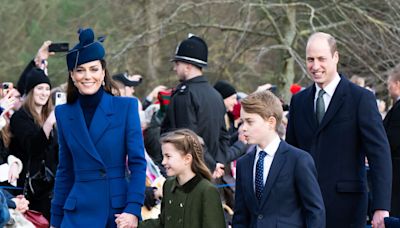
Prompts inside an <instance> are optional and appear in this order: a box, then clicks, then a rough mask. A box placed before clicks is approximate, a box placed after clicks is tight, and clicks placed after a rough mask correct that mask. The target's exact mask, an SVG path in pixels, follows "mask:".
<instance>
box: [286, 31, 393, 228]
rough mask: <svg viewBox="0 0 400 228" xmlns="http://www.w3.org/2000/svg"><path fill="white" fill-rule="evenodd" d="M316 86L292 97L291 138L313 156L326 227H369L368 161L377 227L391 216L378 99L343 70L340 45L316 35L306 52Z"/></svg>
mask: <svg viewBox="0 0 400 228" xmlns="http://www.w3.org/2000/svg"><path fill="white" fill-rule="evenodd" d="M306 58H307V59H306V63H307V70H308V73H309V74H310V76H311V78H312V80H313V81H314V82H315V83H314V84H313V85H312V86H310V87H308V88H307V89H305V90H303V91H302V92H300V93H298V94H296V95H295V96H293V97H292V101H291V103H290V111H289V123H288V129H287V133H286V140H287V142H288V143H290V144H292V145H293V146H296V147H299V148H301V149H303V150H306V151H308V152H310V154H311V155H312V157H313V158H314V161H315V165H316V168H317V172H318V182H319V185H320V187H321V192H322V196H323V198H324V204H325V208H326V225H327V226H326V227H328V228H330V227H357V228H358V227H365V223H366V215H367V178H366V170H365V165H364V163H365V156H367V158H368V162H369V166H370V171H371V182H372V188H371V189H370V190H371V192H372V197H373V200H372V205H371V207H372V210H373V213H374V215H373V222H372V224H373V225H374V228H376V227H383V218H384V217H387V216H389V212H388V211H389V209H390V195H391V193H390V192H391V180H392V172H391V160H390V152H389V150H390V149H389V143H388V141H387V137H386V134H385V130H384V128H383V125H382V119H381V116H380V114H379V112H378V109H377V105H376V101H375V97H374V95H373V94H372V93H371V92H370V91H368V90H366V89H363V88H361V87H359V86H357V85H355V84H353V83H351V82H350V81H348V80H347V79H346V77H344V76H343V75H339V74H338V72H337V64H338V61H339V53H338V51H337V49H336V41H335V38H333V37H332V36H331V35H329V34H326V33H315V34H313V35H312V36H311V37H310V38H309V40H308V43H307V48H306Z"/></svg>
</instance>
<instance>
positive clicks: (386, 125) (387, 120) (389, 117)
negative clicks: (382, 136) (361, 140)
mask: <svg viewBox="0 0 400 228" xmlns="http://www.w3.org/2000/svg"><path fill="white" fill-rule="evenodd" d="M399 104H400V100H398V101H396V103H394V105H393V106H392V108H391V109H390V110H389V111H388V113H387V114H386V116H385V119H384V120H383V126H384V127H385V129H386V130H387V129H388V128H389V126H388V125H389V123H390V119H391V118H392V115H393V112H394V110H396V109H397V108H399Z"/></svg>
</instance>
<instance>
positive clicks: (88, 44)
mask: <svg viewBox="0 0 400 228" xmlns="http://www.w3.org/2000/svg"><path fill="white" fill-rule="evenodd" d="M78 34H79V43H78V44H77V45H75V47H74V48H72V49H71V50H70V51H69V52H68V53H67V66H68V70H69V71H71V70H73V69H75V68H76V67H77V66H79V65H81V64H84V63H87V62H91V61H94V60H102V59H103V58H104V55H105V50H104V47H103V45H102V44H101V42H103V41H104V39H105V37H100V38H99V39H98V40H97V41H95V40H94V32H93V30H92V29H91V28H87V29H79V31H78Z"/></svg>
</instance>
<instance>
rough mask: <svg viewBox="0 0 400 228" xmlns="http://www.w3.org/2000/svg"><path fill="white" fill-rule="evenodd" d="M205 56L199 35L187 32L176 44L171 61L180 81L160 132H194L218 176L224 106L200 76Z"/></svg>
mask: <svg viewBox="0 0 400 228" xmlns="http://www.w3.org/2000/svg"><path fill="white" fill-rule="evenodd" d="M207 56H208V48H207V44H206V42H204V40H202V39H201V38H200V37H197V36H193V35H191V36H189V38H187V39H186V40H184V41H182V42H181V43H180V44H179V45H178V47H177V49H176V53H175V56H174V58H173V59H172V61H173V63H174V71H175V72H176V74H177V76H178V79H179V81H180V84H179V85H178V86H177V87H176V90H175V91H174V92H173V94H172V98H171V103H170V106H169V107H168V110H167V114H166V117H165V119H164V121H163V124H162V127H161V133H164V132H168V131H172V130H174V129H178V128H188V129H191V130H193V131H194V132H196V133H197V134H198V135H199V136H201V137H202V138H203V140H204V143H205V145H206V147H207V150H206V152H205V161H206V164H207V166H208V167H209V169H210V170H211V171H212V172H213V175H214V177H220V176H222V175H223V173H224V172H223V164H224V162H225V151H224V149H223V148H224V146H222V145H223V144H225V143H226V142H225V141H224V142H222V141H223V140H226V137H223V135H224V134H226V129H225V125H224V123H225V122H224V115H225V106H224V102H223V100H222V97H221V95H220V94H219V93H218V92H217V91H216V90H215V89H214V88H213V87H212V86H211V85H210V84H209V83H208V81H207V78H206V77H205V76H203V68H204V67H206V66H207Z"/></svg>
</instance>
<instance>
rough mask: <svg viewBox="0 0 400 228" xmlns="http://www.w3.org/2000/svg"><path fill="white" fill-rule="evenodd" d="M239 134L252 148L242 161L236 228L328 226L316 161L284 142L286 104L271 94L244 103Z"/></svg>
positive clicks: (254, 97) (239, 166)
mask: <svg viewBox="0 0 400 228" xmlns="http://www.w3.org/2000/svg"><path fill="white" fill-rule="evenodd" d="M241 105H242V110H241V113H240V118H241V120H242V122H243V124H242V126H241V130H242V131H243V135H244V136H245V138H246V140H247V141H248V143H250V144H254V145H256V146H255V148H254V150H252V151H251V152H250V153H248V154H246V155H244V156H243V157H241V158H240V159H239V160H238V163H237V174H236V194H235V199H236V201H235V213H234V215H233V227H234V228H268V227H271V228H272V227H315V228H323V227H325V209H324V203H323V200H322V195H321V190H320V188H319V186H318V181H317V177H316V175H317V174H316V169H315V166H314V161H313V159H312V157H311V156H310V155H309V154H308V153H307V152H305V151H303V150H300V149H297V148H295V147H293V146H290V145H289V144H287V143H286V142H285V141H282V140H281V139H280V138H279V136H278V133H277V128H278V126H279V125H280V123H281V120H282V114H283V110H282V104H281V102H280V100H279V99H278V98H277V97H276V96H275V95H273V94H272V93H271V92H269V91H260V92H256V93H253V94H251V95H249V96H247V97H246V98H244V99H243V100H242V101H241Z"/></svg>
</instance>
